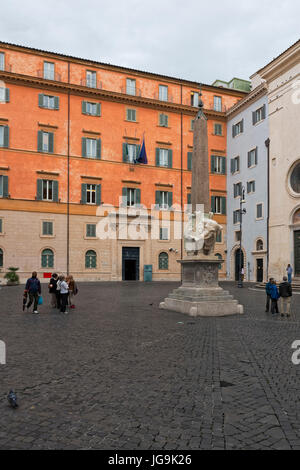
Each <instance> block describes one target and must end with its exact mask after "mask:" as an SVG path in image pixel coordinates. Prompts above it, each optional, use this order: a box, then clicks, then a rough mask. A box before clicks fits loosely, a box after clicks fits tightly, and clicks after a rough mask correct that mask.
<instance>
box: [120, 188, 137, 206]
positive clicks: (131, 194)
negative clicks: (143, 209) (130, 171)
mask: <svg viewBox="0 0 300 470" xmlns="http://www.w3.org/2000/svg"><path fill="white" fill-rule="evenodd" d="M122 203H123V205H124V206H128V207H131V206H136V205H139V204H140V203H141V190H140V189H139V188H123V189H122Z"/></svg>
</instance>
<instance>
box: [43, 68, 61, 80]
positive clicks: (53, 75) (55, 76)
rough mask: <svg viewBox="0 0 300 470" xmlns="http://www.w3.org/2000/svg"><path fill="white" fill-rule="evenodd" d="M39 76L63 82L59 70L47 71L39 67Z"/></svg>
mask: <svg viewBox="0 0 300 470" xmlns="http://www.w3.org/2000/svg"><path fill="white" fill-rule="evenodd" d="M37 76H38V77H39V78H43V79H44V80H53V81H55V82H61V81H62V80H61V74H60V73H57V72H52V73H46V72H45V71H44V70H42V69H39V70H38V71H37Z"/></svg>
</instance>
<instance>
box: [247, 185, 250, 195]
mask: <svg viewBox="0 0 300 470" xmlns="http://www.w3.org/2000/svg"><path fill="white" fill-rule="evenodd" d="M247 193H250V183H247Z"/></svg>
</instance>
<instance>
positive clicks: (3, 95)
mask: <svg viewBox="0 0 300 470" xmlns="http://www.w3.org/2000/svg"><path fill="white" fill-rule="evenodd" d="M0 103H9V88H5V87H1V88H0Z"/></svg>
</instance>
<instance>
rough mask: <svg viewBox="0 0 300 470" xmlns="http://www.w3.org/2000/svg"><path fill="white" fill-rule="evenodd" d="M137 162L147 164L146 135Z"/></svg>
mask: <svg viewBox="0 0 300 470" xmlns="http://www.w3.org/2000/svg"><path fill="white" fill-rule="evenodd" d="M136 162H137V163H143V164H144V165H147V163H148V160H147V153H146V146H145V137H143V144H142V147H141V150H140V154H139V156H138V158H137V159H136Z"/></svg>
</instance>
